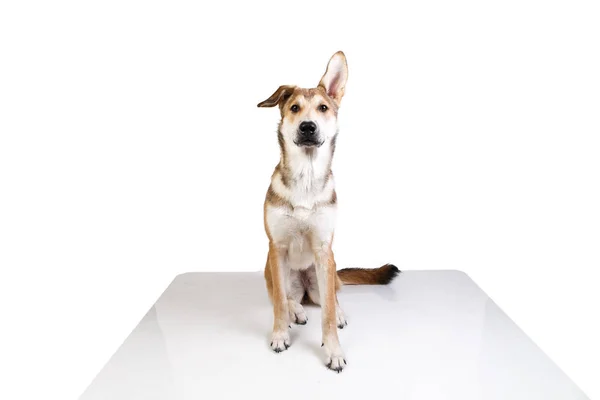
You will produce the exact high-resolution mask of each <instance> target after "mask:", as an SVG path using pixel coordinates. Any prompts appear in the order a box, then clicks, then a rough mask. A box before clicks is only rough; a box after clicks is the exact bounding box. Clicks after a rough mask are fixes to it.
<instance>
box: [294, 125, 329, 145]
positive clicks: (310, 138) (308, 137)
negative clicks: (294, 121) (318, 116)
mask: <svg viewBox="0 0 600 400" xmlns="http://www.w3.org/2000/svg"><path fill="white" fill-rule="evenodd" d="M295 143H296V144H297V145H298V146H307V147H309V146H317V147H318V146H321V145H322V144H323V142H321V141H320V140H319V128H318V127H317V124H315V123H314V122H313V121H303V122H301V123H300V125H298V133H297V139H296V141H295Z"/></svg>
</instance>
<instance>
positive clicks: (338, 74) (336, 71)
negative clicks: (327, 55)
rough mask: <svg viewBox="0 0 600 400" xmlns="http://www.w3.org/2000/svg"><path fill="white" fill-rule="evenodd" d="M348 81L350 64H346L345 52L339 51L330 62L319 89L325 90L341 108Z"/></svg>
mask: <svg viewBox="0 0 600 400" xmlns="http://www.w3.org/2000/svg"><path fill="white" fill-rule="evenodd" d="M347 80H348V64H347V63H346V56H345V55H344V53H343V52H341V51H338V52H337V53H335V54H334V55H333V56H332V57H331V59H330V60H329V63H328V64H327V70H326V71H325V75H323V77H322V78H321V81H320V82H319V87H321V88H323V90H325V93H327V94H328V95H329V97H331V98H332V99H333V100H335V102H336V103H337V104H338V106H339V104H340V102H341V101H342V97H343V96H344V89H345V87H346V81H347Z"/></svg>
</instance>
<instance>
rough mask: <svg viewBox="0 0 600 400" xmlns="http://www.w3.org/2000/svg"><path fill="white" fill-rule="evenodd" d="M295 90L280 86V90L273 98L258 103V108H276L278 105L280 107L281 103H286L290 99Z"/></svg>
mask: <svg viewBox="0 0 600 400" xmlns="http://www.w3.org/2000/svg"><path fill="white" fill-rule="evenodd" d="M295 88H296V87H295V86H290V85H282V86H279V88H277V90H276V91H275V93H273V94H272V95H271V97H269V98H268V99H266V100H264V101H261V102H260V103H258V105H257V107H275V106H276V105H278V104H279V103H281V102H284V101H285V100H286V99H287V98H288V97H290V95H291V94H292V92H293V91H294V89H295Z"/></svg>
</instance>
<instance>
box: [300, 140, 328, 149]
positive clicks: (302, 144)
mask: <svg viewBox="0 0 600 400" xmlns="http://www.w3.org/2000/svg"><path fill="white" fill-rule="evenodd" d="M294 143H295V144H296V146H299V147H321V146H322V145H323V143H324V142H319V141H316V140H311V139H302V140H296V141H294Z"/></svg>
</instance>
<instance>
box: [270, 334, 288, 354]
mask: <svg viewBox="0 0 600 400" xmlns="http://www.w3.org/2000/svg"><path fill="white" fill-rule="evenodd" d="M289 347H290V335H289V333H288V332H283V331H281V332H273V336H272V337H271V350H273V351H274V352H275V353H281V352H282V351H285V350H287V349H288V348H289Z"/></svg>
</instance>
